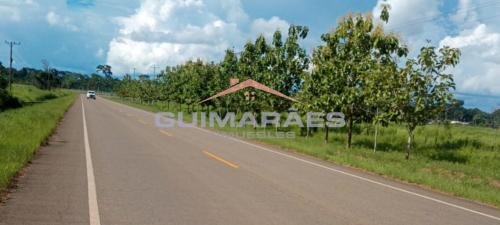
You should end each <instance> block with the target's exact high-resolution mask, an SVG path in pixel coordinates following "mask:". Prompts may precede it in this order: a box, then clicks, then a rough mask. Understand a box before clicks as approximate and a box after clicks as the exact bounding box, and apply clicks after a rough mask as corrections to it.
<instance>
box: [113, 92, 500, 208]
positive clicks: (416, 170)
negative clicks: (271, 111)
mask: <svg viewBox="0 0 500 225" xmlns="http://www.w3.org/2000/svg"><path fill="white" fill-rule="evenodd" d="M111 99H112V100H114V101H117V102H120V103H124V104H127V105H130V106H133V107H137V108H141V109H144V110H148V111H152V112H158V111H166V110H167V109H166V105H165V104H161V103H160V104H154V105H148V104H141V103H138V102H131V101H129V100H125V99H120V98H111ZM175 109H177V106H175V107H172V106H171V107H170V110H169V111H171V112H175V111H176V110H175ZM187 120H190V117H188V118H187ZM219 130H220V131H224V132H231V133H234V132H239V133H240V134H241V132H246V131H255V130H254V129H253V128H239V129H236V128H222V129H220V128H219ZM280 130H281V131H287V130H282V129H280ZM256 131H263V129H257V130H256ZM267 131H274V128H267ZM289 131H295V133H296V134H297V136H296V138H295V139H269V138H261V139H258V138H256V139H254V141H258V142H261V143H265V144H269V145H273V146H276V147H280V148H283V149H288V150H293V151H296V152H300V153H303V154H306V155H311V156H315V157H317V158H320V159H324V160H328V161H332V162H335V163H338V164H342V165H346V166H351V167H356V168H360V169H363V170H366V171H369V172H373V173H376V174H379V175H383V176H387V177H391V178H395V179H398V180H401V181H405V182H410V183H415V184H419V185H421V186H424V187H427V188H430V189H434V190H438V191H442V192H447V193H450V194H453V195H456V196H460V197H464V198H468V199H471V200H476V201H479V202H483V203H486V204H490V205H494V206H497V207H500V131H499V130H498V129H497V130H495V129H490V128H481V127H470V126H444V125H427V126H424V127H420V128H418V129H417V131H416V136H415V146H414V150H413V152H412V155H411V158H410V160H409V161H407V160H405V159H404V154H405V153H404V149H405V144H406V140H407V133H406V130H405V129H404V127H402V126H400V125H396V124H392V125H390V126H389V127H385V128H381V129H380V131H379V133H380V136H379V137H378V150H377V151H376V152H374V151H373V139H374V138H373V133H374V128H373V126H372V125H370V124H361V125H358V126H357V127H356V130H355V131H356V132H355V133H356V134H355V135H354V137H353V148H351V149H347V148H346V147H345V140H346V133H345V129H344V128H342V129H331V131H330V138H329V142H328V143H325V141H324V133H323V131H322V130H319V131H315V132H314V133H313V135H312V136H309V137H305V136H300V135H299V134H300V130H299V129H298V128H291V129H290V130H289Z"/></svg>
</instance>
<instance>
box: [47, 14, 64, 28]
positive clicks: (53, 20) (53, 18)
mask: <svg viewBox="0 0 500 225" xmlns="http://www.w3.org/2000/svg"><path fill="white" fill-rule="evenodd" d="M60 19H61V18H60V17H59V15H57V14H56V13H54V12H52V11H50V12H49V13H47V22H48V23H49V24H50V25H51V26H55V25H56V24H57V23H58V22H59V20H60Z"/></svg>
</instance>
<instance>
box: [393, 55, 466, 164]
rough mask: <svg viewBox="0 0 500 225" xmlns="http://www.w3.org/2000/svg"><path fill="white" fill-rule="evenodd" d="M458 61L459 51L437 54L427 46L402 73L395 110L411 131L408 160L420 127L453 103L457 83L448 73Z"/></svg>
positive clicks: (399, 118) (409, 61)
mask: <svg viewBox="0 0 500 225" xmlns="http://www.w3.org/2000/svg"><path fill="white" fill-rule="evenodd" d="M459 58H460V50H458V49H456V48H450V47H447V46H445V47H443V48H440V49H439V50H438V51H437V50H436V48H435V47H433V46H426V47H422V48H421V49H420V54H419V56H418V57H417V59H409V60H407V62H406V66H405V68H403V69H402V70H401V71H400V76H399V78H398V79H397V82H398V83H397V86H394V87H393V91H394V94H393V96H395V99H394V101H393V106H392V107H393V110H394V111H395V112H397V114H398V115H397V118H398V120H399V121H400V122H403V123H404V124H405V125H406V129H407V131H408V143H407V146H406V159H409V158H410V152H411V148H412V144H413V140H414V131H415V129H416V128H417V126H419V125H425V124H426V123H428V122H429V121H431V120H432V119H434V118H436V117H437V116H439V115H440V113H441V112H443V110H444V106H445V105H446V104H447V103H449V102H450V101H451V100H452V99H453V94H452V93H450V90H451V89H454V88H455V83H454V81H453V75H452V74H449V73H447V69H448V68H449V67H454V66H456V65H457V64H458V62H459Z"/></svg>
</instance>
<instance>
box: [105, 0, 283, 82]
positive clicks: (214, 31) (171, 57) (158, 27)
mask: <svg viewBox="0 0 500 225" xmlns="http://www.w3.org/2000/svg"><path fill="white" fill-rule="evenodd" d="M115 21H116V23H117V24H118V25H119V26H120V29H119V34H118V35H117V36H115V37H114V38H113V39H112V40H111V42H110V43H109V50H108V53H107V63H108V64H109V65H111V66H112V67H113V69H114V71H115V72H116V74H124V73H128V72H130V70H131V68H137V70H138V71H139V72H142V73H151V66H152V65H159V66H160V67H164V66H166V65H176V64H180V63H183V62H185V61H187V60H190V59H197V58H200V59H203V60H206V61H212V60H214V61H217V60H220V59H221V58H222V56H223V54H224V51H225V50H226V49H227V48H230V47H233V46H238V47H239V46H242V45H243V43H244V41H245V39H246V38H248V37H250V35H249V34H247V33H246V32H244V31H242V26H244V25H246V23H247V21H248V16H247V14H246V13H245V11H244V10H243V8H242V4H241V2H240V1H237V0H236V1H234V0H214V1H201V0H187V1H186V0H161V1H158V0H143V1H142V2H141V5H140V7H139V8H138V9H136V10H135V13H134V14H132V15H130V16H128V17H119V18H116V19H115ZM253 24H256V26H255V28H256V29H258V30H259V32H263V33H264V32H265V33H266V34H267V33H269V31H270V29H276V28H284V27H285V26H286V27H288V23H287V22H286V21H284V20H281V19H279V18H277V17H273V18H271V19H270V20H268V21H266V20H264V19H258V20H256V21H255V22H254V23H253ZM253 28H254V26H252V31H253ZM273 32H274V30H273ZM252 36H253V35H252Z"/></svg>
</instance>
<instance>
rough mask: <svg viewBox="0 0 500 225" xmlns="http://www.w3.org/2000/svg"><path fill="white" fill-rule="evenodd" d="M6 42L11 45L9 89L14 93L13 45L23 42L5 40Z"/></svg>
mask: <svg viewBox="0 0 500 225" xmlns="http://www.w3.org/2000/svg"><path fill="white" fill-rule="evenodd" d="M5 44H7V45H9V46H10V60H9V61H10V66H9V91H10V93H12V61H13V59H12V47H14V46H15V45H20V44H21V42H15V41H5Z"/></svg>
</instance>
